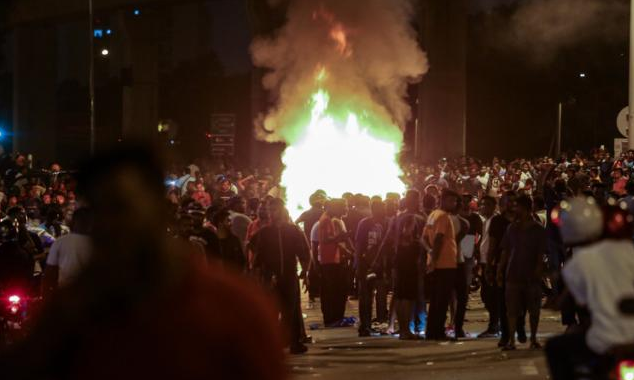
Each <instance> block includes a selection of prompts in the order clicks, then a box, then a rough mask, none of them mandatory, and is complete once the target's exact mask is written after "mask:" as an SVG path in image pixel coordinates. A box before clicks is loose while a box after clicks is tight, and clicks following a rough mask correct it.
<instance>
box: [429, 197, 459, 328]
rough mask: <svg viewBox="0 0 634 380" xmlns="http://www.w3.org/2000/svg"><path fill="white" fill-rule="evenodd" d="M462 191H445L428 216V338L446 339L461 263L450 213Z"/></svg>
mask: <svg viewBox="0 0 634 380" xmlns="http://www.w3.org/2000/svg"><path fill="white" fill-rule="evenodd" d="M457 202H458V194H457V193H455V192H453V191H450V190H444V191H443V192H442V195H441V200H440V209H439V210H435V211H433V212H432V213H431V214H430V215H429V218H428V219H427V225H426V226H425V229H424V231H423V239H424V242H425V244H426V245H427V246H429V247H431V252H430V254H429V255H428V263H427V272H428V275H427V276H428V278H429V314H428V317H427V329H426V330H427V331H426V336H427V339H430V340H446V339H448V338H447V336H446V335H445V320H446V318H447V309H448V307H449V300H450V299H451V291H452V289H453V284H454V281H455V276H456V268H457V265H458V247H457V245H456V239H455V236H454V235H455V233H454V227H453V224H452V223H451V216H450V213H451V211H452V210H455V209H456V206H457Z"/></svg>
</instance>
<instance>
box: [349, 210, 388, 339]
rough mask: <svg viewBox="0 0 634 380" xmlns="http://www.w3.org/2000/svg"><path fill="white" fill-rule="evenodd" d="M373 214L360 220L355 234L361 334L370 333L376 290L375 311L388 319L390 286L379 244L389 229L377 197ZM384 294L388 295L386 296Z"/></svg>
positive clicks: (379, 316)
mask: <svg viewBox="0 0 634 380" xmlns="http://www.w3.org/2000/svg"><path fill="white" fill-rule="evenodd" d="M371 211H372V216H371V217H368V218H365V219H363V220H361V222H360V223H359V225H358V227H357V234H356V238H355V262H356V274H357V284H358V288H359V289H358V290H359V320H360V324H359V336H370V333H371V332H372V331H371V322H372V298H373V296H374V292H375V290H376V315H377V319H378V320H380V321H386V320H387V286H386V284H385V279H384V276H383V269H384V268H383V266H382V265H381V263H382V260H381V259H382V258H381V257H380V256H379V248H380V244H381V242H382V241H383V236H384V235H385V233H386V231H387V218H386V216H385V204H384V203H383V202H382V201H374V202H372V205H371ZM384 295H385V297H384Z"/></svg>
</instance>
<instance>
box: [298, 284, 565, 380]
mask: <svg viewBox="0 0 634 380" xmlns="http://www.w3.org/2000/svg"><path fill="white" fill-rule="evenodd" d="M306 306H307V299H305V297H304V299H303V300H302V308H303V311H304V314H305V315H306V318H305V323H306V329H307V333H308V334H310V335H312V336H313V340H314V343H313V344H311V345H309V351H308V353H307V354H305V355H303V356H302V355H300V356H292V357H291V358H290V365H291V369H292V373H293V375H294V379H297V380H304V379H346V380H355V379H361V380H373V379H399V380H402V379H434V380H449V379H456V380H458V379H459V380H491V379H513V380H518V379H533V380H537V379H548V378H549V374H548V369H547V366H546V360H545V357H544V353H543V351H530V350H528V344H519V343H518V345H517V346H518V349H517V350H516V351H512V352H502V351H501V350H500V349H499V348H497V338H491V339H475V338H469V339H465V340H460V341H459V342H443V343H439V342H428V341H424V340H421V341H400V340H398V338H396V337H391V336H380V337H369V338H359V337H358V336H357V329H356V327H347V328H329V329H324V328H323V322H322V320H321V312H320V309H319V302H317V303H316V305H315V308H314V309H312V310H308V309H307V307H306ZM469 308H470V310H468V311H467V317H466V319H467V322H466V323H465V331H466V332H467V333H472V334H473V335H477V333H479V332H481V331H484V330H485V327H486V321H487V313H486V310H485V309H484V306H483V305H482V303H481V302H480V299H479V294H476V293H472V294H471V297H470V302H469ZM346 316H355V317H358V312H357V301H349V302H348V305H347V310H346ZM314 323H318V324H319V326H320V327H319V329H317V330H310V328H309V325H311V324H314ZM539 327H540V328H539V332H540V334H539V337H540V341H541V343H542V344H544V343H545V341H546V339H547V337H548V336H551V335H553V334H557V333H560V332H561V331H562V330H563V329H562V326H561V324H560V321H559V313H555V312H553V311H549V310H542V315H541V322H540V326H539ZM527 332H528V321H527Z"/></svg>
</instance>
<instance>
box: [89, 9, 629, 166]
mask: <svg viewBox="0 0 634 380" xmlns="http://www.w3.org/2000/svg"><path fill="white" fill-rule="evenodd" d="M633 1H634V0H633ZM93 13H94V12H93V6H92V0H88V29H89V30H88V38H89V42H90V45H89V49H88V51H89V54H90V63H89V65H90V68H89V70H88V87H89V93H90V94H89V96H90V154H91V155H92V154H94V153H95V42H94V26H93V22H94V17H93Z"/></svg>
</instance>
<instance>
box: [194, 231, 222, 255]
mask: <svg viewBox="0 0 634 380" xmlns="http://www.w3.org/2000/svg"><path fill="white" fill-rule="evenodd" d="M191 236H192V237H195V238H196V239H199V240H200V241H201V243H202V245H203V246H204V248H205V255H206V256H207V259H208V260H209V259H211V258H218V259H222V251H221V247H220V239H218V235H216V234H215V233H214V232H213V231H211V230H209V229H207V228H198V229H195V230H194V232H193V233H192V235H191Z"/></svg>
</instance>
